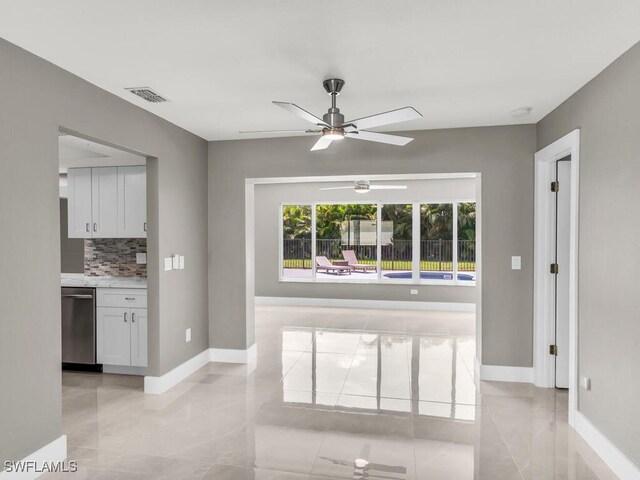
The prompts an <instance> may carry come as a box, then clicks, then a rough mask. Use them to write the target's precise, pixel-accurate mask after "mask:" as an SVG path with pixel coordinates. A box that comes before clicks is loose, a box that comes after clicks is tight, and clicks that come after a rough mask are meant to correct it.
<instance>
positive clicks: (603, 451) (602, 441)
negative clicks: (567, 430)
mask: <svg viewBox="0 0 640 480" xmlns="http://www.w3.org/2000/svg"><path fill="white" fill-rule="evenodd" d="M575 430H576V431H577V432H578V433H579V434H580V436H581V437H582V438H583V439H584V440H585V442H587V443H588V444H589V446H590V447H591V448H593V450H594V451H595V452H596V453H597V454H598V455H599V456H600V458H602V460H604V462H605V463H606V464H607V465H608V466H609V468H610V469H611V470H613V473H615V474H616V475H617V476H618V477H620V478H621V479H622V480H632V479H634V480H637V479H640V468H638V466H637V465H635V464H634V463H633V462H632V461H631V460H629V458H627V456H626V455H625V454H624V453H622V452H621V451H620V450H618V447H616V446H615V445H614V444H613V443H611V441H610V440H609V439H608V438H607V437H605V436H604V435H603V434H602V432H601V431H600V430H598V429H597V428H596V427H595V426H594V425H593V424H592V423H591V422H590V421H589V420H588V419H587V417H585V416H584V415H583V414H582V413H580V412H575Z"/></svg>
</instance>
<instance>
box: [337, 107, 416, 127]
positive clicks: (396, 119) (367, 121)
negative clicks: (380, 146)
mask: <svg viewBox="0 0 640 480" xmlns="http://www.w3.org/2000/svg"><path fill="white" fill-rule="evenodd" d="M418 118H422V114H421V113H420V112H418V111H417V110H416V109H415V108H413V107H404V108H399V109H397V110H391V111H390V112H384V113H378V114H377V115H371V116H370V117H364V118H359V119H357V120H351V121H350V122H347V123H353V124H354V125H355V126H356V127H357V128H358V130H363V129H367V128H374V127H381V126H383V125H391V124H392V123H400V122H406V121H409V120H416V119H418Z"/></svg>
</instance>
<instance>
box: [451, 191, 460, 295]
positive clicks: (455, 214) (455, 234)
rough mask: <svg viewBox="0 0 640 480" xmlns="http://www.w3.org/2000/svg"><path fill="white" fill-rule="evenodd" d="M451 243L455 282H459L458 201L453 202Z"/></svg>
mask: <svg viewBox="0 0 640 480" xmlns="http://www.w3.org/2000/svg"><path fill="white" fill-rule="evenodd" d="M451 245H452V247H451V248H453V251H452V252H451V260H452V261H453V265H452V267H453V269H452V270H453V282H454V283H458V202H454V203H453V241H452V242H451Z"/></svg>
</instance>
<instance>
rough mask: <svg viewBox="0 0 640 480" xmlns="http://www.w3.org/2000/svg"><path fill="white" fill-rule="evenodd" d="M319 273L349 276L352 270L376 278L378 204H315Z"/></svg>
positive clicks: (326, 276)
mask: <svg viewBox="0 0 640 480" xmlns="http://www.w3.org/2000/svg"><path fill="white" fill-rule="evenodd" d="M315 211H316V253H315V255H316V277H317V278H335V279H347V278H349V277H351V275H352V274H360V275H363V276H365V277H373V278H377V275H376V272H377V269H378V206H377V205H376V204H365V203H362V204H360V203H355V204H322V205H317V206H316V210H315Z"/></svg>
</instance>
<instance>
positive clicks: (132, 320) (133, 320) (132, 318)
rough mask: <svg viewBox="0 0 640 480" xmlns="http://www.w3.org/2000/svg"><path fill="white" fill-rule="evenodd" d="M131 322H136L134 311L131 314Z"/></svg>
mask: <svg viewBox="0 0 640 480" xmlns="http://www.w3.org/2000/svg"><path fill="white" fill-rule="evenodd" d="M131 323H136V314H135V313H132V314H131Z"/></svg>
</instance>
